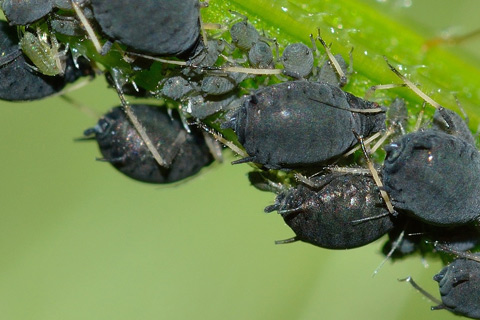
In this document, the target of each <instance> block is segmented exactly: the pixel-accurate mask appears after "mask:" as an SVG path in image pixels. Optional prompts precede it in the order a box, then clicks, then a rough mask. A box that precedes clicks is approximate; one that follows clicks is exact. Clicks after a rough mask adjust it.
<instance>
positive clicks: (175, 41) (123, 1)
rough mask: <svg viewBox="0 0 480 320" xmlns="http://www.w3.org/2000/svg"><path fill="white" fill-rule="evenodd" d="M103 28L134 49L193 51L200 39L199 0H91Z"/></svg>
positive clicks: (175, 53) (171, 53) (172, 52)
mask: <svg viewBox="0 0 480 320" xmlns="http://www.w3.org/2000/svg"><path fill="white" fill-rule="evenodd" d="M90 2H91V6H92V8H93V14H94V16H95V19H96V21H97V22H98V24H99V25H100V28H101V29H102V31H103V32H104V33H105V34H106V35H107V36H108V37H109V38H110V39H112V40H117V41H118V42H120V43H123V44H125V45H126V46H128V47H129V48H131V49H132V50H134V51H140V52H145V53H149V54H153V55H162V56H182V55H187V56H188V55H190V53H191V52H192V51H194V50H195V47H196V46H197V45H198V44H199V42H200V22H199V15H200V13H199V9H200V4H199V2H198V0H182V1H170V0H161V1H158V0H155V1H152V0H150V1H141V2H138V1H135V0H115V1H104V0H90Z"/></svg>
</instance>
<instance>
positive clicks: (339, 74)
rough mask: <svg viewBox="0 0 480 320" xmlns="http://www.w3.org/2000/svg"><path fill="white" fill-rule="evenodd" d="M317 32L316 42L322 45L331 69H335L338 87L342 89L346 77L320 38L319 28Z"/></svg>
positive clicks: (345, 82)
mask: <svg viewBox="0 0 480 320" xmlns="http://www.w3.org/2000/svg"><path fill="white" fill-rule="evenodd" d="M317 31H318V36H317V40H318V41H319V42H320V43H321V44H322V46H323V48H324V49H325V52H326V53H327V56H328V59H329V60H330V62H331V63H332V65H333V67H334V68H335V71H336V72H337V74H338V76H339V77H340V87H343V86H345V85H346V84H347V76H346V74H345V72H343V70H342V67H340V64H339V63H338V61H337V59H336V58H335V57H334V56H333V54H332V52H331V51H330V48H329V47H328V46H327V44H326V43H325V41H324V40H323V39H322V36H321V34H320V28H318V29H317ZM350 53H352V51H350ZM352 60H353V59H352Z"/></svg>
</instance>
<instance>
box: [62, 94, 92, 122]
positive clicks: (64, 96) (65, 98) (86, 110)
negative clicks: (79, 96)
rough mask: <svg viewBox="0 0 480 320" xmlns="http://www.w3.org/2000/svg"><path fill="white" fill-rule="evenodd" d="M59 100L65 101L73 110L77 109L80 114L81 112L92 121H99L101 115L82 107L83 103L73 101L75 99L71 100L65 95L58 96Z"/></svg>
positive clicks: (84, 106)
mask: <svg viewBox="0 0 480 320" xmlns="http://www.w3.org/2000/svg"><path fill="white" fill-rule="evenodd" d="M60 98H61V99H63V100H65V101H67V102H68V103H70V104H71V105H72V106H74V107H75V108H77V109H78V110H80V111H81V112H83V113H84V114H86V115H87V116H89V117H90V118H92V119H99V118H100V117H101V115H100V114H99V113H98V112H96V111H95V110H93V109H91V108H90V107H88V106H86V105H84V104H83V103H80V102H78V101H77V100H75V99H73V98H71V97H69V96H67V95H65V94H62V95H60Z"/></svg>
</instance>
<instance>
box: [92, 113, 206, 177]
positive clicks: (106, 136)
mask: <svg viewBox="0 0 480 320" xmlns="http://www.w3.org/2000/svg"><path fill="white" fill-rule="evenodd" d="M131 108H132V111H133V113H134V114H135V115H136V117H137V118H138V120H139V121H140V122H141V124H142V126H143V128H144V129H145V132H146V133H147V134H148V136H149V138H150V140H151V141H152V143H153V144H154V146H155V147H156V148H157V150H158V152H159V154H160V155H161V156H162V157H163V159H164V160H165V162H166V163H167V164H168V165H167V166H165V167H161V166H160V165H159V164H158V163H157V162H156V161H155V159H154V158H153V156H152V154H151V152H150V151H149V150H148V148H147V147H146V145H145V143H144V141H143V140H142V138H141V137H140V136H139V134H138V133H137V131H136V130H135V128H134V127H133V125H132V124H131V123H130V121H129V120H128V119H127V118H126V115H125V112H124V111H123V110H122V108H121V107H116V108H113V109H112V111H110V112H109V113H107V114H106V115H105V116H103V117H102V118H101V119H100V120H99V121H98V124H97V125H96V126H95V127H93V128H90V129H87V130H86V131H85V135H86V136H91V135H94V136H95V138H96V140H97V142H98V145H99V148H100V151H101V152H102V155H103V158H104V159H103V160H105V161H108V162H110V163H111V164H112V165H113V166H114V167H115V168H117V169H118V170H119V171H121V172H122V173H124V174H125V175H127V176H129V177H131V178H133V179H136V180H140V181H145V182H152V183H169V182H175V181H178V180H181V179H184V178H186V177H189V176H192V175H193V174H195V173H197V172H198V171H199V170H200V169H201V168H203V167H204V166H206V165H208V164H209V163H211V162H212V160H213V158H212V155H211V154H210V151H209V149H208V147H207V145H206V143H205V139H204V136H203V134H202V133H201V132H200V131H198V130H197V129H196V128H190V130H191V133H188V132H187V131H185V129H184V127H183V125H182V122H181V120H180V118H179V116H178V114H177V113H173V116H170V115H169V114H168V112H167V110H166V109H165V108H161V107H157V106H151V105H132V106H131Z"/></svg>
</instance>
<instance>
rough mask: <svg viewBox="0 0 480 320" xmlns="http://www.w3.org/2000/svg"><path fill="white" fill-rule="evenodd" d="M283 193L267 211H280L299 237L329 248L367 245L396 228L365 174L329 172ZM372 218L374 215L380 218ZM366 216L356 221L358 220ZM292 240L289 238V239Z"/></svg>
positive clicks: (373, 185) (373, 184) (378, 194)
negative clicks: (309, 183) (314, 185)
mask: <svg viewBox="0 0 480 320" xmlns="http://www.w3.org/2000/svg"><path fill="white" fill-rule="evenodd" d="M312 183H315V184H318V185H319V187H318V188H313V187H310V186H306V185H303V184H300V185H298V186H297V187H296V188H291V189H287V190H285V191H283V192H281V193H280V194H279V195H278V196H277V199H276V200H275V204H274V205H272V206H268V207H267V208H265V211H266V212H271V211H274V210H277V211H278V212H279V213H280V214H281V215H282V217H283V219H284V220H285V222H286V223H287V224H288V225H289V226H290V228H292V230H293V231H294V232H295V234H296V236H295V237H294V238H292V240H294V241H296V240H300V241H304V242H307V243H311V244H313V245H316V246H319V247H322V248H329V249H349V248H356V247H360V246H364V245H366V244H369V243H371V242H373V241H374V240H376V239H378V238H380V237H381V236H383V235H385V234H386V233H387V232H389V231H390V230H392V229H393V227H394V224H393V220H394V219H395V218H393V217H392V216H391V215H389V214H388V211H387V209H386V207H385V206H384V205H383V200H382V198H381V196H380V192H379V190H378V187H377V186H376V184H375V182H374V181H373V179H372V178H371V177H369V176H365V175H357V174H340V173H329V174H326V175H323V176H319V177H316V178H314V179H312ZM378 216H381V217H379V218H375V219H369V220H368V218H372V217H378ZM359 219H367V220H366V221H361V222H358V223H355V221H356V220H359ZM287 241H289V240H287Z"/></svg>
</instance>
